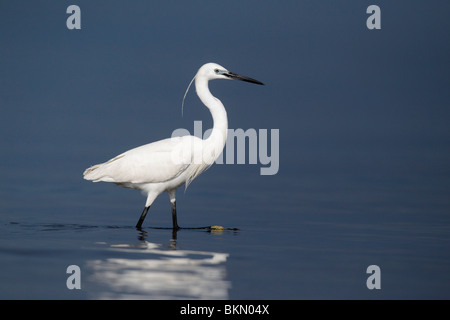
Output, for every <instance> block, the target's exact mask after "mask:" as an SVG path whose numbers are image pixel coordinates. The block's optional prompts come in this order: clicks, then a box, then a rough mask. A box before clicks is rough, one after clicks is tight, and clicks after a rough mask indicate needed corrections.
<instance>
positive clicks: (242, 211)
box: [0, 0, 450, 299]
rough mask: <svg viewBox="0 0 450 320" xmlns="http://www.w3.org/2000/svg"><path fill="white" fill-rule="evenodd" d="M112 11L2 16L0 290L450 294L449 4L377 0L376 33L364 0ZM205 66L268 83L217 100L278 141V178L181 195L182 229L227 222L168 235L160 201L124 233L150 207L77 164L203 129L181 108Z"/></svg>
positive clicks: (200, 114) (45, 295)
mask: <svg viewBox="0 0 450 320" xmlns="http://www.w3.org/2000/svg"><path fill="white" fill-rule="evenodd" d="M124 3H125V2H124V1H122V0H114V1H113V0H111V1H108V7H107V8H106V7H105V6H104V5H103V4H101V3H97V2H92V1H83V0H79V1H77V5H79V6H80V8H81V16H82V22H81V30H68V29H67V27H66V19H67V17H68V15H67V14H66V9H67V6H69V3H64V2H61V1H29V2H13V1H8V2H4V3H2V4H1V5H0V24H1V28H0V43H1V50H0V58H1V59H0V147H1V148H0V298H2V299H122V298H124V299H127V298H133V299H141V298H142V299H186V298H189V299H315V298H319V299H418V298H424V299H449V298H450V289H449V288H450V197H449V194H450V166H449V163H450V127H449V126H448V119H449V118H450V112H449V108H448V107H449V105H450V91H449V90H448V88H449V85H450V77H449V75H450V72H449V65H448V56H449V52H450V47H449V42H448V41H445V40H446V39H447V38H448V30H449V28H450V24H449V19H448V14H447V12H449V10H450V4H449V3H448V2H444V1H440V2H438V1H431V2H429V3H427V5H424V4H423V3H422V2H419V1H395V2H392V1H378V3H377V5H379V6H380V8H381V15H382V20H381V21H382V24H381V30H368V29H367V27H366V19H367V17H368V15H367V13H366V9H367V6H369V5H370V4H371V3H366V4H364V3H363V2H361V1H345V2H344V1H339V2H338V1H333V2H331V1H330V2H324V1H316V2H300V1H286V2H283V4H280V3H278V2H269V1H259V2H258V3H257V4H256V3H251V2H238V1H235V2H226V3H224V2H208V3H207V4H206V3H205V2H204V1H189V2H186V3H185V2H179V3H177V5H173V3H168V2H167V3H166V2H164V3H162V2H161V3H158V4H156V3H153V2H148V1H141V2H139V1H138V2H135V3H132V4H131V3H128V2H127V4H126V5H125V4H124ZM70 4H71V3H70ZM211 61H213V62H217V63H219V64H221V65H223V66H224V67H226V68H229V69H230V71H232V72H236V73H239V74H243V75H246V76H249V77H252V78H255V79H258V80H260V81H262V82H263V83H265V86H256V85H251V84H248V83H242V82H236V81H214V82H212V83H211V85H210V89H211V91H212V93H213V94H214V95H215V96H217V97H218V98H220V99H221V101H222V102H223V103H224V105H225V107H226V108H227V112H228V120H229V127H230V128H231V129H243V130H247V129H254V130H255V132H259V130H260V129H267V130H268V132H271V131H270V130H272V129H278V130H279V139H280V141H279V142H280V145H279V155H278V156H279V171H278V172H277V173H276V174H275V175H271V176H261V175H260V167H261V166H267V165H264V164H262V163H261V161H260V159H259V158H258V163H257V164H223V165H218V164H215V165H213V166H212V167H211V168H210V169H209V170H207V171H206V172H204V173H203V174H202V175H201V176H199V177H198V178H197V179H196V180H195V181H194V182H193V183H192V184H191V185H190V186H189V188H188V189H187V190H186V191H185V190H184V189H183V188H180V189H179V191H178V193H177V209H178V223H179V225H180V226H181V227H186V228H196V227H203V226H210V225H219V226H223V227H226V228H238V229H239V230H223V231H207V230H204V229H181V230H180V231H178V232H177V233H176V234H174V233H173V232H172V230H171V229H170V226H171V223H172V222H171V212H170V204H169V201H168V196H167V195H165V194H164V195H161V196H160V197H159V198H158V199H157V200H156V201H155V203H154V204H153V205H152V207H151V209H150V211H149V214H148V216H147V218H146V220H145V222H144V225H143V230H136V229H135V228H134V225H135V224H136V222H137V220H138V218H139V216H140V214H141V212H142V209H143V206H144V203H145V198H144V197H143V196H142V195H141V194H139V192H136V191H135V190H129V189H123V188H120V187H117V186H114V185H110V184H107V183H96V184H94V183H92V182H88V181H85V180H83V178H82V172H83V171H84V170H85V169H86V168H87V167H89V166H91V165H93V164H96V163H100V162H104V161H106V160H108V159H110V158H112V157H114V156H116V155H118V154H120V153H121V152H123V151H126V150H128V149H131V148H133V147H136V146H139V145H143V144H145V143H149V142H152V141H156V140H159V139H163V138H168V137H170V136H171V134H172V132H173V130H175V129H180V128H184V129H187V130H188V131H190V132H191V134H192V133H194V132H193V131H194V121H197V120H202V121H203V123H202V129H203V130H206V129H208V128H210V127H211V125H212V120H211V116H210V114H209V112H208V110H207V109H206V108H204V107H203V106H202V105H201V103H200V102H199V100H198V99H197V97H196V95H195V90H192V88H191V90H190V92H189V94H188V96H187V97H186V100H185V105H184V116H183V117H182V116H181V101H182V98H183V94H184V92H185V90H186V87H187V85H188V84H189V81H190V80H191V79H192V77H193V76H194V74H195V72H196V70H197V69H198V68H199V67H200V66H201V65H202V64H203V63H206V62H211ZM269 149H270V150H272V151H273V150H275V149H273V148H270V147H269ZM246 150H249V148H248V146H247V149H246ZM246 160H247V161H246V162H247V163H248V160H249V158H248V155H247V157H246ZM71 265H76V266H78V267H79V268H80V273H81V277H80V284H81V289H72V290H70V289H68V287H67V283H66V282H67V280H68V278H69V276H71V274H68V273H67V272H66V271H67V268H68V267H69V266H71ZM371 265H377V266H378V267H379V268H380V277H379V282H380V285H381V288H380V289H372V290H370V289H368V287H367V285H366V281H367V280H368V277H369V276H370V274H367V273H366V270H367V268H368V267H369V266H371Z"/></svg>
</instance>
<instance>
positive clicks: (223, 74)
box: [181, 62, 264, 114]
mask: <svg viewBox="0 0 450 320" xmlns="http://www.w3.org/2000/svg"><path fill="white" fill-rule="evenodd" d="M196 79H197V80H199V79H202V80H203V81H205V80H206V82H208V81H209V80H214V79H234V80H241V81H246V82H251V83H256V84H261V85H264V83H262V82H259V81H258V80H255V79H252V78H249V77H244V76H241V75H238V74H236V73H233V72H230V71H228V70H227V69H225V68H224V67H222V66H221V65H219V64H217V63H213V62H210V63H207V64H204V65H203V66H201V67H200V69H198V71H197V74H196V75H195V76H194V78H192V80H191V82H190V83H189V85H188V87H187V89H186V92H185V93H184V97H183V102H182V103H181V114H183V108H184V99H186V95H187V93H188V91H189V88H190V87H191V84H192V83H193V82H194V80H196Z"/></svg>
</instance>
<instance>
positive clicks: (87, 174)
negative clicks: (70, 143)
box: [83, 164, 102, 181]
mask: <svg viewBox="0 0 450 320" xmlns="http://www.w3.org/2000/svg"><path fill="white" fill-rule="evenodd" d="M101 165H102V164H96V165H95V166H92V167H89V168H87V169H86V170H84V172H83V177H84V179H86V180H91V181H96V180H98V179H99V178H100V177H99V175H98V172H96V170H97V169H98V168H99V167H100V166H101Z"/></svg>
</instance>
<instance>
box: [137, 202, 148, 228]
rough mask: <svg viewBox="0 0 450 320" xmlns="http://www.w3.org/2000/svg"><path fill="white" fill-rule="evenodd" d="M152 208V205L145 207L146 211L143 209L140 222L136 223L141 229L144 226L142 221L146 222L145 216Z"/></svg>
mask: <svg viewBox="0 0 450 320" xmlns="http://www.w3.org/2000/svg"><path fill="white" fill-rule="evenodd" d="M149 208H150V206H148V207H145V208H144V211H142V214H141V217H140V218H139V221H138V223H137V224H136V228H138V229H140V228H141V226H142V222H144V219H145V216H146V215H147V211H148V209H149Z"/></svg>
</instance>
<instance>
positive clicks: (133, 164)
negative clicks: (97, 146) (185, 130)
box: [84, 136, 201, 184]
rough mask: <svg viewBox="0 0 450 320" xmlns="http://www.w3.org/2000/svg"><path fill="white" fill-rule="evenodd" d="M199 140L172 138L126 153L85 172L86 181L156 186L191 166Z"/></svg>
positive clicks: (194, 138)
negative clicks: (153, 184)
mask: <svg viewBox="0 0 450 320" xmlns="http://www.w3.org/2000/svg"><path fill="white" fill-rule="evenodd" d="M198 140H200V141H201V139H199V138H197V137H193V136H183V137H174V138H169V139H164V140H160V141H157V142H153V143H150V144H146V145H143V146H141V147H137V148H135V149H131V150H129V151H126V152H124V153H122V154H120V155H118V156H117V157H115V158H113V159H111V160H109V161H108V162H105V163H102V164H98V165H95V166H92V167H90V168H88V169H86V171H85V172H84V178H85V179H87V180H92V181H94V182H97V181H105V182H114V183H133V184H139V183H158V182H164V181H169V180H172V179H174V178H176V177H178V176H179V175H180V174H181V173H183V172H184V171H185V170H186V169H187V168H188V167H189V165H190V164H191V162H192V159H193V149H194V146H195V145H196V144H198V143H199V141H198Z"/></svg>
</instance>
